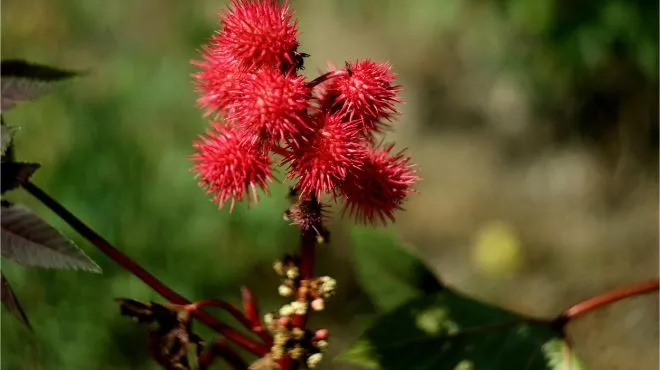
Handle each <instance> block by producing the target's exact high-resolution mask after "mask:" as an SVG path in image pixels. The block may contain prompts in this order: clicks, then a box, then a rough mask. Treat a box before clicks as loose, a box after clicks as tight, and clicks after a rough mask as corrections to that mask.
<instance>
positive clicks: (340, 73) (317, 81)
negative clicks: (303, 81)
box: [307, 69, 348, 89]
mask: <svg viewBox="0 0 660 370" xmlns="http://www.w3.org/2000/svg"><path fill="white" fill-rule="evenodd" d="M347 74H348V72H346V71H345V70H343V69H339V70H336V71H330V72H328V73H324V74H322V75H320V76H318V77H316V78H315V79H313V80H311V81H309V82H308V83H307V87H309V88H310V89H313V88H314V87H316V86H318V85H320V84H322V83H324V82H325V81H327V80H330V79H332V78H335V77H339V76H345V75H347Z"/></svg>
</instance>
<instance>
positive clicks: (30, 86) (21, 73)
mask: <svg viewBox="0 0 660 370" xmlns="http://www.w3.org/2000/svg"><path fill="white" fill-rule="evenodd" d="M0 74H1V76H2V78H1V79H0V86H1V87H2V98H1V101H0V109H2V111H7V110H9V109H12V108H13V107H14V106H15V105H16V104H17V103H20V102H23V101H27V100H32V99H35V98H38V97H39V96H41V95H43V94H46V93H48V92H49V91H50V89H51V88H52V86H53V83H54V82H57V81H61V80H64V79H67V78H71V77H75V76H78V75H79V73H77V72H73V71H67V70H62V69H58V68H53V67H48V66H44V65H39V64H33V63H29V62H26V61H24V60H3V61H2V62H1V63H0Z"/></svg>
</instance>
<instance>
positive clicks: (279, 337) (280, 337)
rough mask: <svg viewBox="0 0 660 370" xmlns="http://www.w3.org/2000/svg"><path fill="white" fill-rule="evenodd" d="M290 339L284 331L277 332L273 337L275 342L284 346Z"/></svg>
mask: <svg viewBox="0 0 660 370" xmlns="http://www.w3.org/2000/svg"><path fill="white" fill-rule="evenodd" d="M287 340H289V338H288V336H287V335H285V334H283V333H277V334H275V337H274V338H273V343H274V344H275V345H276V346H283V345H284V343H286V341H287Z"/></svg>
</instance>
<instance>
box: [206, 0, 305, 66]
mask: <svg viewBox="0 0 660 370" xmlns="http://www.w3.org/2000/svg"><path fill="white" fill-rule="evenodd" d="M220 22H221V23H222V29H221V31H220V32H219V33H217V34H216V35H215V36H214V37H213V39H212V40H213V41H214V42H217V43H218V44H220V45H223V47H224V48H225V49H226V50H227V52H228V53H229V54H230V55H231V56H233V57H234V58H236V59H237V60H238V61H239V62H241V63H242V64H243V65H244V66H246V67H249V68H259V67H261V66H272V67H277V68H280V67H282V66H284V65H286V66H289V67H295V65H296V64H297V58H296V49H297V48H298V41H297V40H296V37H297V36H298V29H297V25H296V21H295V20H293V11H291V9H290V8H289V6H288V4H287V3H286V2H284V3H283V4H278V2H277V1H275V0H265V1H263V0H262V1H252V0H232V2H231V5H230V6H229V11H228V12H227V13H225V14H224V15H222V16H221V17H220ZM287 70H288V68H285V69H283V71H287Z"/></svg>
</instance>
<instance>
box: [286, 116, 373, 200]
mask: <svg viewBox="0 0 660 370" xmlns="http://www.w3.org/2000/svg"><path fill="white" fill-rule="evenodd" d="M315 118H316V119H317V121H316V124H317V128H316V130H315V132H314V133H313V134H311V135H310V136H309V137H306V138H305V140H301V141H300V143H298V145H295V144H294V145H291V147H290V154H289V155H288V156H287V157H285V159H284V163H288V164H289V172H288V177H289V178H296V177H297V178H298V182H297V185H296V188H297V189H299V190H300V193H301V194H303V195H309V194H312V195H315V196H316V197H317V198H320V196H321V193H324V192H333V191H334V190H335V189H336V188H337V187H338V186H339V185H340V184H341V183H342V182H343V181H344V179H345V178H346V174H347V173H348V172H350V171H355V170H357V169H358V168H359V167H360V166H361V164H362V162H363V160H364V158H365V155H366V154H365V148H364V146H363V145H362V141H363V139H362V137H361V135H360V131H359V128H358V127H357V125H356V124H355V122H345V121H343V120H342V119H340V117H339V116H337V115H319V116H316V117H315Z"/></svg>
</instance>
